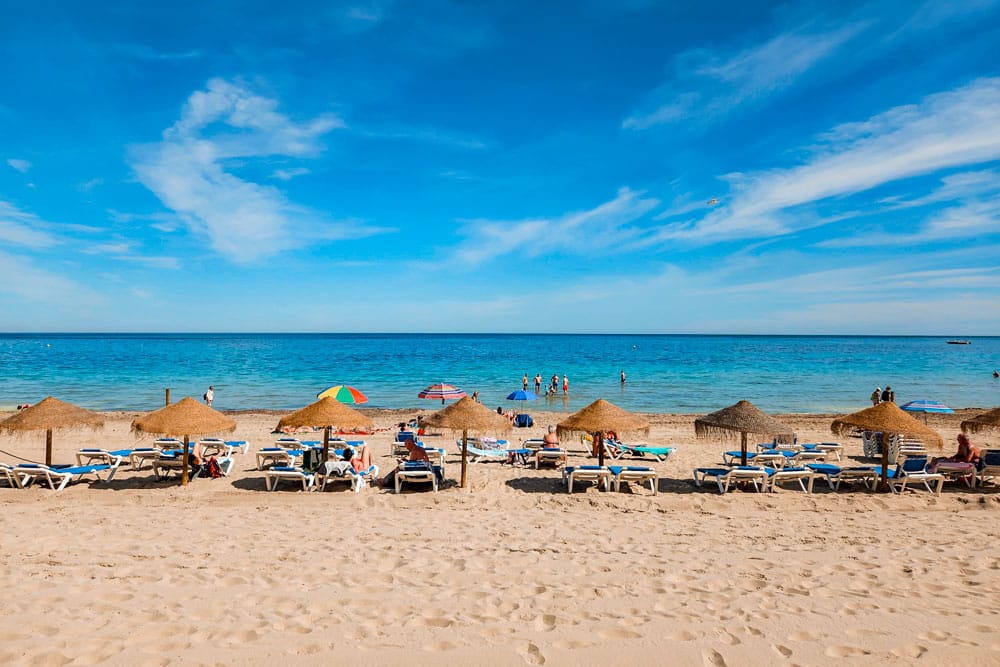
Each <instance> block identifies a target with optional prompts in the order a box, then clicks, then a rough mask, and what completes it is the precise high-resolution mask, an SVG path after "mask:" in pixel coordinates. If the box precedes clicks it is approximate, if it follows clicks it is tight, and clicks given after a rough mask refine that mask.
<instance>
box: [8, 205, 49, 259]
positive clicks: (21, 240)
mask: <svg viewBox="0 0 1000 667" xmlns="http://www.w3.org/2000/svg"><path fill="white" fill-rule="evenodd" d="M47 226H50V223H47V222H45V221H44V220H42V219H41V218H39V217H38V216H37V215H35V214H33V213H27V212H25V211H22V210H21V209H19V208H17V207H16V206H14V205H13V204H11V203H9V202H5V201H3V200H0V242H2V243H11V244H14V245H21V246H25V247H28V248H47V247H49V246H53V245H55V244H56V243H57V240H56V239H55V238H54V237H53V236H52V235H50V234H48V233H46V232H43V231H40V229H39V228H40V227H47Z"/></svg>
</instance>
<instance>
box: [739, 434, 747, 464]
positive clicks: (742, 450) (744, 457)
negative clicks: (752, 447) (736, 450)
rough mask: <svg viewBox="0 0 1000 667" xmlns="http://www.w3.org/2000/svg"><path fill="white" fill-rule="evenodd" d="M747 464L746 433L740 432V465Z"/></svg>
mask: <svg viewBox="0 0 1000 667" xmlns="http://www.w3.org/2000/svg"><path fill="white" fill-rule="evenodd" d="M746 464H747V432H746V431H740V465H741V466H745V465H746Z"/></svg>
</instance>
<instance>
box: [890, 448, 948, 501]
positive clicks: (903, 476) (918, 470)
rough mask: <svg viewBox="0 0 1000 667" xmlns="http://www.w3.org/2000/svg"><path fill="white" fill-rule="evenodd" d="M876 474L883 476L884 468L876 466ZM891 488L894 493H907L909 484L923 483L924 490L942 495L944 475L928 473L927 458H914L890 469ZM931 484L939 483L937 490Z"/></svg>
mask: <svg viewBox="0 0 1000 667" xmlns="http://www.w3.org/2000/svg"><path fill="white" fill-rule="evenodd" d="M875 473H876V474H877V475H878V476H879V477H881V476H882V466H875ZM887 479H888V480H889V488H890V489H891V490H892V491H893V493H897V492H898V493H902V492H903V491H906V484H907V483H908V482H911V481H912V482H923V484H924V488H926V489H927V491H929V492H930V493H936V494H938V495H940V494H941V487H942V486H944V475H942V474H940V473H935V472H928V471H927V457H926V456H912V457H910V458H908V459H905V460H903V461H901V462H900V463H899V464H898V465H897V466H896V467H895V468H890V469H889V474H888V475H887ZM931 482H937V488H936V489H934V488H931Z"/></svg>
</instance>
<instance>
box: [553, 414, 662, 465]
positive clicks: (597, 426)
mask: <svg viewBox="0 0 1000 667" xmlns="http://www.w3.org/2000/svg"><path fill="white" fill-rule="evenodd" d="M581 431H582V432H584V433H592V434H596V435H597V437H595V438H594V447H596V448H597V465H599V466H603V465H604V445H603V441H602V439H603V434H604V433H607V432H608V431H615V432H616V433H642V434H648V433H649V422H648V421H646V419H645V418H643V417H640V416H639V415H634V414H632V413H631V412H628V411H626V410H622V409H621V408H619V407H618V406H617V405H615V404H614V403H609V402H608V401H605V400H604V399H603V398H599V399H597V400H596V401H594V402H593V403H591V404H590V405H588V406H587V407H585V408H583V409H581V410H578V411H577V412H574V413H573V414H571V415H570V416H569V417H567V418H566V419H564V420H562V421H561V422H559V423H558V424H557V425H556V432H557V433H558V434H559V438H560V439H562V438H563V437H564V436H567V435H569V434H571V433H574V432H581Z"/></svg>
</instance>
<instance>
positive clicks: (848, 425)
mask: <svg viewBox="0 0 1000 667" xmlns="http://www.w3.org/2000/svg"><path fill="white" fill-rule="evenodd" d="M854 429H861V430H863V431H881V432H882V479H881V481H880V482H879V487H878V488H879V491H888V490H889V438H888V437H887V436H888V435H890V434H891V435H907V436H910V437H913V438H917V439H918V440H920V441H921V442H923V443H924V444H927V445H936V446H938V447H941V446H942V445H943V443H942V441H941V436H940V435H938V434H937V433H936V432H935V431H932V430H931V429H930V428H928V427H927V426H925V425H923V424H922V423H920V422H919V421H918V420H916V419H914V418H913V417H911V416H910V415H908V414H907V413H905V412H903V411H902V410H900V409H899V407H898V406H897V405H896V404H895V403H893V402H891V401H886V402H884V403H879V404H878V405H875V406H873V407H870V408H865V409H864V410H860V411H858V412H855V413H853V414H849V415H846V416H844V417H838V418H837V419H834V420H833V423H832V424H830V430H831V431H833V432H834V433H836V434H837V435H844V434H847V433H850V432H852V431H853V430H854Z"/></svg>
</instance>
